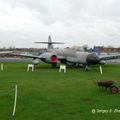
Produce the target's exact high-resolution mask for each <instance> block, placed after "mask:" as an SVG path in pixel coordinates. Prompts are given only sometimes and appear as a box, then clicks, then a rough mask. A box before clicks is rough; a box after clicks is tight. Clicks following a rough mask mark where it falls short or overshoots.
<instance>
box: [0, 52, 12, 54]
mask: <svg viewBox="0 0 120 120" xmlns="http://www.w3.org/2000/svg"><path fill="white" fill-rule="evenodd" d="M7 53H12V51H3V52H0V54H7Z"/></svg>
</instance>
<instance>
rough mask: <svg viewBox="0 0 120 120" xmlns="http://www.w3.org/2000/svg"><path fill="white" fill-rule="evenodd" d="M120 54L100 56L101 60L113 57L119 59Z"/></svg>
mask: <svg viewBox="0 0 120 120" xmlns="http://www.w3.org/2000/svg"><path fill="white" fill-rule="evenodd" d="M119 58H120V55H107V56H100V59H101V60H112V59H119Z"/></svg>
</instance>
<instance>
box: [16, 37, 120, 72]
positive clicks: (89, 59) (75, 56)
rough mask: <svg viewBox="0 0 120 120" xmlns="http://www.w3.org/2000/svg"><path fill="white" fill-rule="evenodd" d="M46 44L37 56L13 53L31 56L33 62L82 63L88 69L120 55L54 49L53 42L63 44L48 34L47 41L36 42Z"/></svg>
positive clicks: (53, 63) (55, 63)
mask: <svg viewBox="0 0 120 120" xmlns="http://www.w3.org/2000/svg"><path fill="white" fill-rule="evenodd" d="M36 43H45V44H48V50H47V52H44V53H42V54H41V55H39V56H36V55H25V54H14V55H17V56H23V57H28V58H33V61H32V63H33V64H39V63H40V62H41V61H43V62H45V63H48V64H51V65H52V66H53V67H56V65H57V63H58V61H59V62H60V63H62V64H66V65H81V64H82V65H83V66H85V70H86V71H88V70H90V65H96V64H105V63H106V62H105V60H110V59H117V58H120V55H111V56H99V55H97V54H96V53H89V52H85V51H77V50H74V49H71V48H65V49H54V48H53V44H63V43H57V42H52V41H51V37H50V36H49V39H48V42H36Z"/></svg>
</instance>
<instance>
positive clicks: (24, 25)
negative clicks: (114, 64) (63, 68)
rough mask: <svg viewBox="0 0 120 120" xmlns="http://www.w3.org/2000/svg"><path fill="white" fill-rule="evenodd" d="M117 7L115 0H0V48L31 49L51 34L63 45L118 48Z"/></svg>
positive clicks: (119, 30)
mask: <svg viewBox="0 0 120 120" xmlns="http://www.w3.org/2000/svg"><path fill="white" fill-rule="evenodd" d="M119 5H120V1H119V0H100V1H99V0H75V1H73V0H60V1H58V0H49V1H48V0H11V1H9V0H0V26H1V27H0V31H1V33H0V34H1V35H0V36H1V40H4V41H6V42H2V44H1V45H3V46H5V45H7V46H9V45H11V44H13V43H14V45H15V46H18V44H19V46H21V47H25V46H27V47H31V46H32V44H31V43H32V42H34V41H36V40H37V41H38V40H39V41H47V36H48V35H49V34H51V35H52V36H53V38H54V39H55V40H57V41H63V42H65V43H66V44H65V45H63V46H72V45H78V44H79V45H83V44H88V45H90V46H94V45H104V46H108V45H113V46H115V47H119V46H120V22H119V21H120V16H119V14H120V7H119ZM8 36H9V37H8ZM55 40H54V41H55ZM13 41H14V42H13ZM23 41H24V42H25V41H26V42H25V43H26V44H23ZM20 44H21V45H20ZM33 46H34V45H33ZM37 47H38V46H37Z"/></svg>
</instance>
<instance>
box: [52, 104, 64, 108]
mask: <svg viewBox="0 0 120 120" xmlns="http://www.w3.org/2000/svg"><path fill="white" fill-rule="evenodd" d="M62 105H63V104H52V106H54V107H59V106H62Z"/></svg>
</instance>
